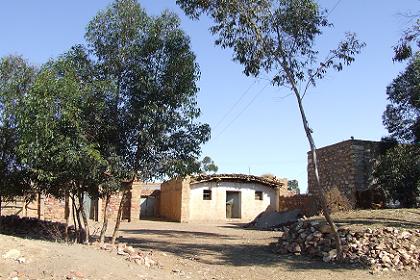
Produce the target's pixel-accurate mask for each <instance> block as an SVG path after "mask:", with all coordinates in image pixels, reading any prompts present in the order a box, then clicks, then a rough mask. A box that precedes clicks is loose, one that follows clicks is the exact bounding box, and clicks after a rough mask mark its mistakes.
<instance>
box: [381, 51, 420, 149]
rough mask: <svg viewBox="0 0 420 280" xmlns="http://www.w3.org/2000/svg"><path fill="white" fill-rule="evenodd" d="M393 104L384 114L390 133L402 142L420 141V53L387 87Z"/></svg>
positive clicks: (385, 123)
mask: <svg viewBox="0 0 420 280" xmlns="http://www.w3.org/2000/svg"><path fill="white" fill-rule="evenodd" d="M387 95H388V100H389V101H390V103H391V104H389V105H387V108H386V110H385V112H384V115H383V123H384V125H385V126H386V128H387V129H388V131H389V133H390V134H391V135H392V136H394V137H395V138H397V139H398V140H400V141H402V142H410V143H419V141H420V53H419V52H418V53H417V54H416V55H415V56H414V57H413V58H412V60H411V61H410V64H409V65H408V66H407V68H406V70H405V71H404V72H403V73H401V74H400V75H399V76H398V77H397V78H395V79H394V81H393V82H392V83H391V84H390V85H389V86H388V87H387Z"/></svg>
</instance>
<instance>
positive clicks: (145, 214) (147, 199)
mask: <svg viewBox="0 0 420 280" xmlns="http://www.w3.org/2000/svg"><path fill="white" fill-rule="evenodd" d="M156 202H157V199H156V197H155V196H153V195H149V196H143V195H142V196H141V198H140V218H141V219H144V218H151V217H155V209H156V204H157V203H156Z"/></svg>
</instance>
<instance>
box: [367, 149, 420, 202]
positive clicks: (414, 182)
mask: <svg viewBox="0 0 420 280" xmlns="http://www.w3.org/2000/svg"><path fill="white" fill-rule="evenodd" d="M373 175H374V177H375V178H376V183H377V184H378V185H379V186H381V187H382V188H383V189H384V191H385V194H386V196H387V198H388V199H390V200H398V201H399V202H400V206H401V207H416V206H418V198H419V197H420V147H419V146H418V145H409V144H394V145H392V146H391V147H389V145H388V149H386V150H385V151H384V152H383V154H382V155H380V156H379V158H378V160H377V162H376V165H375V169H374V174H373Z"/></svg>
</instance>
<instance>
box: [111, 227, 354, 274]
mask: <svg viewBox="0 0 420 280" xmlns="http://www.w3.org/2000/svg"><path fill="white" fill-rule="evenodd" d="M122 232H123V233H129V234H130V235H133V234H134V235H137V234H138V237H123V238H120V239H119V241H120V242H126V243H128V244H130V245H131V246H133V247H135V248H137V249H140V250H144V251H149V250H151V251H161V252H165V253H170V254H174V255H175V256H177V257H180V258H183V259H189V260H192V261H196V262H198V263H201V264H206V265H230V266H268V267H272V268H273V269H274V268H276V267H281V268H282V269H284V268H285V267H286V268H287V269H289V270H306V269H334V270H349V269H356V268H360V267H359V266H349V265H347V264H346V265H334V264H327V263H324V262H322V261H320V260H313V259H309V258H306V257H302V256H287V255H286V256H285V255H277V254H274V253H273V252H272V250H271V246H270V245H269V244H261V245H257V244H246V243H245V244H237V243H236V244H235V243H234V242H231V244H229V241H230V240H233V238H229V237H227V236H225V235H220V236H219V234H214V233H202V232H198V233H197V232H183V231H176V230H175V231H173V233H170V232H169V231H168V230H162V231H161V230H146V229H142V230H122ZM149 234H155V235H156V236H158V235H163V236H166V237H167V236H169V237H170V238H169V240H159V237H156V238H148V236H147V235H149ZM123 235H124V234H123ZM190 235H195V238H197V242H194V241H192V240H191V239H188V238H190ZM201 236H204V239H205V238H206V237H208V236H212V238H219V237H220V238H221V239H223V240H225V241H227V242H225V243H223V244H211V243H206V242H205V240H204V242H203V241H202V240H200V239H201ZM172 238H173V239H172ZM181 240H185V241H187V243H182V242H181ZM275 241H276V238H273V240H272V242H275ZM236 242H238V237H237V238H236ZM244 242H246V241H245V240H244ZM244 242H242V243H244Z"/></svg>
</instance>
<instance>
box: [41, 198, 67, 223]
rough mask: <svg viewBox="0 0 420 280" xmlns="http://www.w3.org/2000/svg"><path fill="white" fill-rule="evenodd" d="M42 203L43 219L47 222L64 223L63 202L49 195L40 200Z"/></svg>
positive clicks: (64, 204)
mask: <svg viewBox="0 0 420 280" xmlns="http://www.w3.org/2000/svg"><path fill="white" fill-rule="evenodd" d="M42 201H43V210H44V211H43V213H42V211H41V213H42V215H43V218H44V220H48V221H64V220H65V215H64V212H65V206H66V203H65V200H64V199H58V198H55V197H53V196H51V195H46V196H45V197H43V198H42V199H41V203H42Z"/></svg>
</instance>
